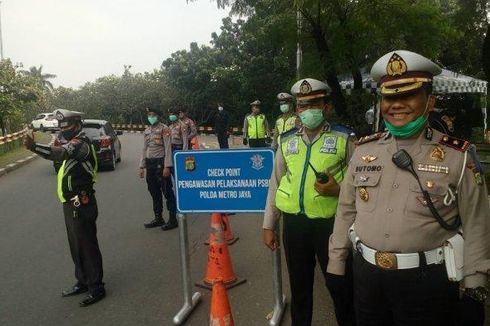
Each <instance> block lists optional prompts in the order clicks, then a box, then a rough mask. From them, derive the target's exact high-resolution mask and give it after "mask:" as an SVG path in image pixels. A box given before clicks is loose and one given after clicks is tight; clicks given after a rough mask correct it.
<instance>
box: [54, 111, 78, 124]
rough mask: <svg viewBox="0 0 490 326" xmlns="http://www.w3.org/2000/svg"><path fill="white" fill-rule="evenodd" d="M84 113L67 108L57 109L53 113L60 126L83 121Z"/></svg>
mask: <svg viewBox="0 0 490 326" xmlns="http://www.w3.org/2000/svg"><path fill="white" fill-rule="evenodd" d="M83 114H84V113H82V112H77V111H70V110H65V109H56V110H54V111H53V115H54V117H55V119H56V120H58V124H59V126H60V128H64V127H68V126H69V125H72V124H75V123H79V122H81V121H82V115H83Z"/></svg>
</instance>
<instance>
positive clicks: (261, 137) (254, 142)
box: [243, 100, 269, 147]
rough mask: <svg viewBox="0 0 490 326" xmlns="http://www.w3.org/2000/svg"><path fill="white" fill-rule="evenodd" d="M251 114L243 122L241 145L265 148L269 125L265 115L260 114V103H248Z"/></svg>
mask: <svg viewBox="0 0 490 326" xmlns="http://www.w3.org/2000/svg"><path fill="white" fill-rule="evenodd" d="M250 107H251V110H252V112H251V113H249V114H247V115H246V116H245V119H244V120H243V145H247V144H248V145H249V146H250V147H266V146H267V145H266V143H265V140H266V138H267V137H268V135H269V124H268V123H267V119H266V118H265V115H263V114H262V113H260V101H259V100H255V101H253V102H252V103H250Z"/></svg>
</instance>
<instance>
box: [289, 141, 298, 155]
mask: <svg viewBox="0 0 490 326" xmlns="http://www.w3.org/2000/svg"><path fill="white" fill-rule="evenodd" d="M298 146H299V141H298V138H293V139H291V140H290V141H288V150H287V153H288V154H298V153H299V147H298Z"/></svg>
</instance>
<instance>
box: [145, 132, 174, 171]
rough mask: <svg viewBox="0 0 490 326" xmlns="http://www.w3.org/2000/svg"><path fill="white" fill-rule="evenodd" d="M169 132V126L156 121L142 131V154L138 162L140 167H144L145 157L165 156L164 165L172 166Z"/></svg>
mask: <svg viewBox="0 0 490 326" xmlns="http://www.w3.org/2000/svg"><path fill="white" fill-rule="evenodd" d="M170 134H171V132H170V129H169V127H167V126H166V125H165V124H163V123H157V124H155V125H153V126H149V127H148V128H146V129H145V131H144V133H143V138H144V144H143V155H142V157H141V162H140V167H141V168H145V167H146V159H147V158H149V159H151V158H165V162H164V164H165V167H171V166H173V164H172V146H171V141H170Z"/></svg>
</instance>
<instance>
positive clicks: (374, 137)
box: [356, 132, 386, 146]
mask: <svg viewBox="0 0 490 326" xmlns="http://www.w3.org/2000/svg"><path fill="white" fill-rule="evenodd" d="M385 135H386V132H377V133H375V134H372V135H369V136H364V137H361V138H359V140H358V141H357V142H356V146H358V145H362V144H366V143H369V142H372V141H373V140H378V139H381V138H383V137H384V136H385Z"/></svg>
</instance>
